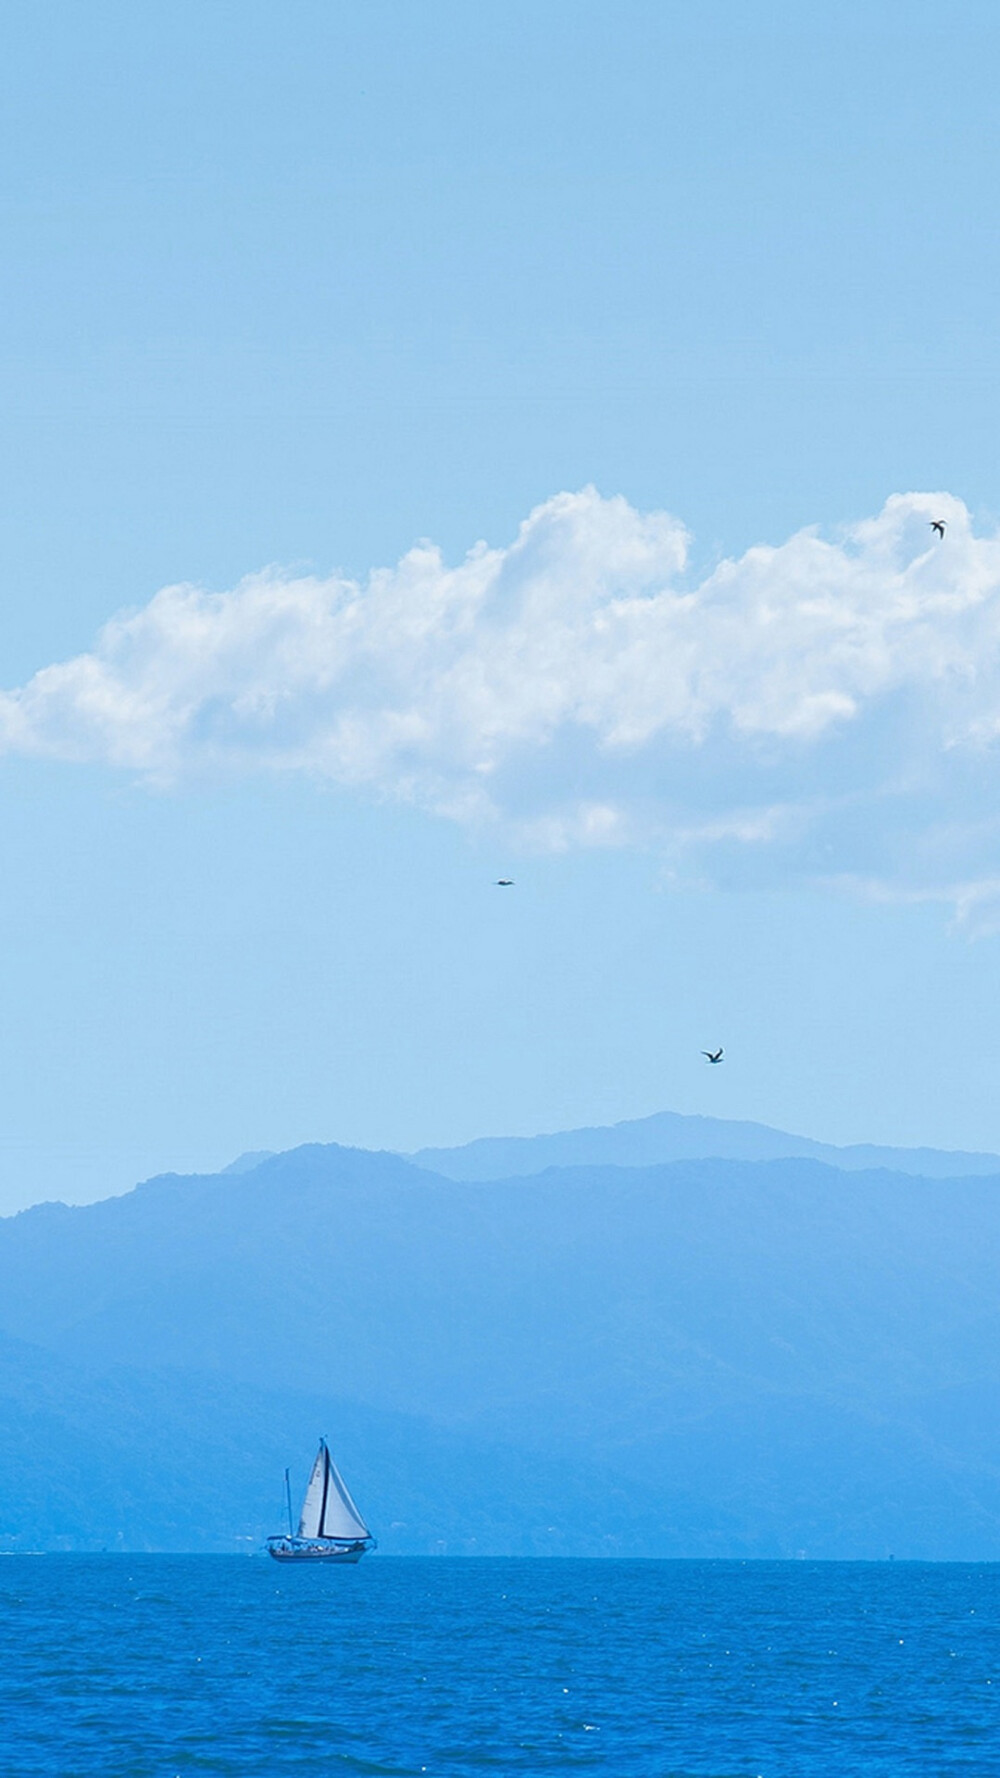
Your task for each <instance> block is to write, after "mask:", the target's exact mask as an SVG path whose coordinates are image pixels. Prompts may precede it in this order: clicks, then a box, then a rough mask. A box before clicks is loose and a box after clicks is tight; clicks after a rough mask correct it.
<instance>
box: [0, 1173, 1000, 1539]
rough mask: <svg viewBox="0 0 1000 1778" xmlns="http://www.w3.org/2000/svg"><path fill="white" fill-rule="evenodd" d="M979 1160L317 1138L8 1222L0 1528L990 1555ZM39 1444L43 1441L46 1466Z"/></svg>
mask: <svg viewBox="0 0 1000 1778" xmlns="http://www.w3.org/2000/svg"><path fill="white" fill-rule="evenodd" d="M998 1273H1000V1179H998V1178H981V1177H964V1178H961V1177H959V1178H952V1179H949V1180H945V1181H938V1180H928V1179H926V1178H918V1177H912V1176H906V1175H904V1174H902V1173H899V1172H892V1171H889V1170H882V1171H880V1172H868V1173H864V1172H853V1173H852V1172H846V1171H842V1170H841V1171H837V1170H834V1169H832V1168H830V1167H828V1166H826V1165H823V1164H820V1163H817V1162H815V1161H812V1160H802V1159H794V1158H793V1159H780V1160H775V1161H755V1162H748V1161H734V1160H725V1159H711V1160H702V1159H696V1160H688V1161H680V1162H673V1163H671V1164H668V1165H659V1166H654V1167H646V1168H635V1167H633V1168H627V1167H622V1166H607V1165H601V1166H597V1165H592V1166H589V1167H576V1168H564V1169H558V1168H550V1169H548V1170H546V1171H544V1172H542V1173H539V1174H536V1175H534V1176H531V1177H524V1176H521V1177H519V1178H512V1179H507V1180H504V1181H499V1182H490V1183H482V1182H481V1183H472V1184H470V1183H466V1182H459V1181H454V1180H448V1179H445V1178H443V1177H441V1176H436V1175H433V1174H431V1173H429V1172H427V1171H426V1170H425V1169H421V1168H419V1167H416V1166H414V1165H413V1164H411V1163H409V1162H407V1161H405V1160H403V1159H401V1158H400V1157H399V1156H397V1155H392V1154H386V1153H370V1152H367V1151H364V1150H358V1149H344V1148H338V1147H335V1146H333V1145H330V1146H326V1147H323V1146H320V1145H313V1146H310V1147H305V1148H301V1149H296V1150H292V1151H291V1152H289V1153H286V1154H278V1155H274V1156H273V1157H271V1158H270V1159H268V1160H264V1161H261V1162H259V1163H258V1164H257V1165H256V1166H253V1167H251V1169H250V1170H248V1171H242V1172H237V1173H232V1172H228V1173H220V1174H216V1175H212V1176H207V1177H199V1176H193V1177H187V1178H181V1177H177V1176H170V1175H168V1176H166V1177H163V1178H160V1179H155V1180H150V1181H148V1182H147V1183H146V1184H144V1185H143V1186H141V1187H139V1188H138V1189H137V1190H135V1191H134V1192H131V1193H128V1194H126V1195H125V1196H124V1197H120V1198H110V1199H105V1200H104V1201H102V1202H100V1203H97V1204H92V1205H87V1206H83V1207H72V1208H70V1207H67V1206H64V1205H41V1206H37V1207H36V1208H35V1209H33V1210H29V1211H24V1212H22V1213H21V1214H20V1215H19V1216H15V1217H10V1218H7V1219H6V1220H3V1221H0V1446H2V1448H3V1450H4V1463H3V1465H2V1466H0V1547H8V1548H25V1547H29V1548H30V1547H40V1546H41V1547H50V1548H51V1547H61V1548H65V1547H102V1546H103V1545H108V1546H109V1547H123V1548H144V1547H147V1548H208V1549H213V1548H214V1549H224V1548H228V1549H233V1548H240V1547H248V1548H249V1547H254V1546H255V1547H258V1548H259V1540H260V1537H261V1536H262V1535H263V1532H264V1530H270V1529H275V1528H277V1527H278V1525H279V1524H280V1471H281V1468H282V1467H283V1465H284V1464H285V1463H286V1462H287V1463H291V1464H292V1466H293V1469H295V1470H296V1471H297V1472H301V1471H302V1470H303V1468H304V1465H305V1464H306V1463H307V1462H308V1459H309V1456H310V1455H311V1452H312V1449H313V1448H314V1443H315V1439H316V1438H317V1437H318V1436H319V1435H320V1434H321V1433H322V1434H327V1435H329V1436H330V1438H331V1442H332V1443H333V1446H334V1449H335V1452H336V1454H337V1456H338V1458H339V1459H340V1460H341V1461H342V1463H343V1467H344V1470H345V1474H346V1475H347V1477H348V1480H349V1483H350V1485H351V1487H352V1490H354V1491H355V1492H356V1494H357V1497H358V1500H359V1503H360V1504H361V1505H362V1508H363V1510H364V1511H365V1514H366V1517H368V1518H369V1519H370V1521H371V1523H372V1525H373V1529H374V1530H375V1532H376V1534H377V1535H378V1537H379V1540H380V1544H381V1547H382V1548H383V1549H385V1550H388V1551H390V1552H392V1551H398V1552H400V1553H426V1554H433V1553H435V1552H437V1551H440V1552H442V1553H444V1552H445V1551H447V1552H448V1553H484V1554H490V1553H492V1554H504V1553H524V1554H541V1553H565V1554H578V1555H583V1554H600V1553H602V1552H609V1553H617V1554H632V1555H723V1556H753V1555H768V1556H782V1555H786V1556H787V1555H794V1554H797V1553H800V1552H802V1551H804V1552H806V1553H808V1554H810V1555H812V1556H867V1557H877V1556H885V1555H888V1554H889V1553H890V1552H891V1553H894V1554H895V1555H897V1556H907V1555H909V1556H918V1557H925V1558H941V1557H948V1558H955V1559H993V1560H996V1559H1000V1292H998V1289H997V1279H998ZM53 1453H56V1454H57V1460H54V1459H53Z"/></svg>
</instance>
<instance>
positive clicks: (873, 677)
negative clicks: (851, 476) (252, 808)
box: [0, 488, 1000, 909]
mask: <svg viewBox="0 0 1000 1778" xmlns="http://www.w3.org/2000/svg"><path fill="white" fill-rule="evenodd" d="M938 517H941V518H944V519H946V520H947V532H946V536H945V538H944V540H943V542H942V541H940V540H938V539H937V538H936V537H935V534H934V533H933V532H932V531H931V529H930V525H929V520H930V519H931V518H938ZM998 738H1000V538H997V537H993V536H976V535H975V534H974V532H973V529H972V526H971V523H970V519H969V515H968V513H967V512H966V509H965V508H964V506H963V505H962V504H961V502H960V501H958V500H956V499H954V498H953V497H951V496H949V495H945V494H934V495H919V494H905V495H895V496H893V498H892V499H890V500H889V501H888V502H887V504H886V505H885V507H884V508H883V510H882V512H881V513H879V514H878V516H877V517H875V518H871V519H866V520H864V521H863V522H861V523H859V524H856V525H853V526H850V527H847V528H845V529H844V530H843V531H842V532H841V533H840V534H838V535H837V536H836V537H828V538H824V537H822V536H820V534H819V532H818V531H817V530H807V531H801V532H799V533H797V534H796V535H795V536H793V537H791V538H789V539H788V541H787V542H785V543H783V544H780V545H778V546H776V547H771V546H764V545H758V546H756V547H754V548H753V549H750V550H748V551H747V552H746V554H745V555H743V556H741V557H739V558H738V559H735V560H729V561H724V562H722V563H721V564H720V565H719V566H718V567H716V568H715V569H714V570H713V571H712V572H711V573H710V574H708V575H706V576H704V577H703V578H701V579H698V578H697V577H695V576H692V574H691V573H690V570H689V567H688V536H687V533H686V531H685V529H684V527H683V525H682V524H681V523H680V522H679V521H678V520H677V519H675V518H672V517H671V516H670V515H669V514H666V513H645V514H644V513H639V512H637V511H635V510H634V509H633V508H632V507H631V506H630V505H629V504H628V503H627V501H625V500H624V499H621V498H617V499H611V500H605V499H602V498H601V497H600V496H599V495H598V494H597V493H596V492H595V491H594V490H593V489H590V488H588V489H584V490H583V492H582V493H579V494H560V495H557V496H556V497H555V498H554V499H552V500H549V501H547V502H546V503H545V504H544V505H542V506H540V507H538V508H537V509H536V510H535V511H534V512H533V513H532V514H531V515H530V517H529V518H528V519H526V520H525V522H524V524H523V525H522V526H521V528H520V531H519V533H518V535H517V537H516V539H515V540H514V542H513V543H511V544H510V545H509V546H508V547H507V548H500V549H489V548H487V547H486V546H485V545H483V544H479V545H477V546H476V548H475V549H473V550H472V551H471V552H470V553H469V555H468V556H467V557H466V558H465V560H464V561H463V562H461V563H460V564H459V565H458V566H457V567H449V566H448V565H447V564H446V563H445V562H444V561H443V560H442V558H441V555H440V552H439V551H438V550H437V549H435V548H434V547H433V546H432V545H430V544H421V545H419V546H418V547H417V548H415V549H413V550H411V551H410V552H409V554H408V555H406V556H404V558H403V559H402V561H401V562H400V563H399V564H398V565H397V566H396V567H395V568H391V569H381V570H378V571H376V572H374V573H373V574H372V575H371V576H370V577H369V579H368V581H367V582H366V583H365V584H364V585H359V584H357V583H355V582H352V581H349V580H345V579H342V578H337V577H334V578H330V579H318V578H312V577H291V576H285V575H282V574H279V573H276V572H266V573H262V574H258V575H254V576H251V577H250V578H249V579H247V580H245V581H243V582H241V584H240V585H239V586H237V587H236V588H235V589H234V590H233V591H232V592H227V593H206V592H203V591H201V590H199V589H198V588H195V587H191V586H175V587H167V588H165V589H164V590H163V591H162V592H159V593H157V595H156V596H155V598H153V599H152V600H151V601H150V603H149V604H148V605H146V606H145V607H143V608H142V609H141V610H139V611H137V612H134V613H131V614H127V615H124V616H120V617H118V618H116V619H114V621H113V622H111V623H110V624H109V625H108V626H107V627H106V628H105V629H104V630H103V631H102V633H101V635H100V636H99V637H98V639H97V642H96V645H95V647H94V649H93V650H92V652H90V653H88V654H85V655H80V656H78V657H77V658H76V659H73V660H69V661H66V662H62V663H59V664H57V665H53V666H49V667H46V668H44V669H43V670H42V671H41V672H39V673H36V674H35V676H34V677H33V678H32V679H31V680H30V681H29V682H28V683H27V684H26V685H24V686H23V687H21V688H20V689H19V690H15V691H11V692H8V693H6V694H0V748H2V749H3V750H4V751H6V752H7V753H21V754H34V755H42V756H48V757H52V758H58V759H65V760H81V761H82V760H91V761H93V760H96V761H102V762H105V763H107V764H109V765H112V766H116V767H119V768H123V769H126V770H128V771H131V772H138V773H140V774H143V775H146V776H148V777H149V778H150V779H152V780H154V781H159V782H175V781H178V780H183V779H184V778H185V777H187V776H189V775H191V774H193V773H198V774H203V773H204V772H206V771H209V772H217V771H220V770H223V771H225V770H233V769H236V770H241V771H270V772H281V771H300V772H311V773H315V774H319V775H321V776H323V777H325V778H328V779H331V780H333V781H335V782H337V783H340V784H344V785H352V786H361V787H368V788H369V789H370V790H371V791H372V792H375V793H378V794H389V795H395V796H400V797H404V798H407V799H410V800H413V801H415V802H417V803H419V804H421V805H423V806H425V807H427V808H429V809H432V810H435V811H437V812H438V813H442V814H445V815H448V816H450V817H453V818H455V819H458V820H461V821H467V822H474V821H501V822H503V823H505V824H506V825H507V826H509V827H510V828H512V829H514V830H516V831H517V832H518V833H519V834H520V836H521V838H522V840H523V841H524V842H525V843H532V844H536V845H548V846H552V845H561V846H567V845H594V844H598V845H608V844H623V843H640V844H641V843H655V844H656V845H658V846H660V847H662V848H664V849H665V850H666V851H667V852H668V853H669V855H670V858H671V861H672V865H673V867H674V868H675V869H676V870H677V871H678V872H682V873H687V874H694V875H697V874H699V873H700V874H703V875H704V874H705V873H710V874H712V875H713V876H715V877H717V878H718V877H720V876H721V877H723V878H733V879H737V880H740V881H745V880H747V878H748V877H752V876H754V875H761V874H764V875H770V874H773V873H775V872H777V873H779V874H787V873H790V872H792V873H796V874H801V873H806V874H809V875H811V876H814V877H819V878H831V877H839V878H843V879H851V880H855V881H865V882H869V883H871V884H875V885H881V886H882V889H883V891H884V890H885V889H886V888H892V889H895V890H897V891H899V892H902V893H929V894H935V895H937V894H951V893H952V892H953V893H954V898H955V900H956V903H957V904H959V903H960V904H961V905H962V906H965V907H967V908H975V909H980V908H981V906H982V904H983V902H984V898H985V899H986V900H989V898H990V895H994V896H995V894H996V891H995V889H993V888H990V889H989V890H987V887H986V886H987V885H992V884H993V880H994V879H995V878H997V877H998V875H1000V796H998V794H997V789H996V782H995V781H996V768H997V754H996V750H995V749H996V742H997V740H998ZM952 886H954V890H952Z"/></svg>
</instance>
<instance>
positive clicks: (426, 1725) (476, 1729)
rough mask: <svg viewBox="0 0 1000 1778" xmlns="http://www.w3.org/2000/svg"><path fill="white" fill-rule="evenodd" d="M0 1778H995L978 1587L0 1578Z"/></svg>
mask: <svg viewBox="0 0 1000 1778" xmlns="http://www.w3.org/2000/svg"><path fill="white" fill-rule="evenodd" d="M0 1642H2V1647H0V1739H2V1754H0V1771H2V1773H3V1775H4V1778H21V1775H22V1774H23V1775H25V1778H26V1775H27V1774H29V1773H30V1774H41V1773H45V1774H58V1778H95V1775H98V1774H99V1775H100V1778H118V1775H121V1778H125V1775H126V1774H127V1775H128V1778H176V1775H179V1774H183V1775H184V1778H187V1774H189V1773H190V1774H195V1773H197V1774H211V1773H220V1774H222V1773H225V1774H238V1775H239V1778H252V1775H254V1774H260V1775H261V1778H264V1775H265V1774H266V1775H267V1778H280V1775H282V1774H285V1773H288V1774H305V1773H309V1774H313V1773H317V1774H326V1773H330V1774H343V1775H345V1778H347V1775H349V1774H355V1773H356V1774H365V1775H367V1778H375V1775H382V1774H386V1775H391V1778H402V1775H403V1774H406V1775H407V1778H409V1775H410V1774H414V1775H419V1774H423V1773H427V1774H430V1775H434V1774H438V1775H442V1778H444V1775H447V1778H462V1775H464V1774H466V1773H470V1774H471V1773H484V1772H485V1773H489V1772H493V1773H497V1774H503V1775H506V1774H511V1775H513V1774H517V1773H526V1774H536V1773H537V1774H548V1773H553V1774H555V1773H563V1772H565V1773H595V1774H598V1773H607V1774H614V1775H615V1778H631V1775H632V1774H635V1775H636V1778H638V1775H640V1774H642V1775H643V1778H645V1775H647V1774H648V1775H649V1778H757V1775H758V1774H759V1775H761V1778H809V1775H811V1774H816V1775H817V1778H819V1775H820V1774H822V1778H843V1775H845V1774H853V1773H872V1774H883V1773H884V1774H892V1775H893V1778H902V1775H904V1774H908V1773H920V1774H922V1775H924V1778H941V1775H942V1774H949V1773H976V1774H992V1773H997V1774H1000V1567H998V1566H994V1565H982V1566H971V1565H970V1566H963V1565H957V1564H933V1565H922V1564H908V1563H883V1564H869V1563H806V1562H747V1563H740V1562H625V1561H622V1562H619V1561H611V1560H604V1561H538V1560H536V1561H530V1560H527V1561H485V1560H464V1561H463V1560H446V1559H440V1560H439V1559H425V1560H403V1559H392V1558H380V1557H369V1558H368V1560H367V1561H366V1562H363V1563H362V1564H361V1565H360V1566H359V1567H357V1568H342V1569H336V1570H330V1569H325V1570H324V1569H318V1570H317V1569H313V1568H304V1569H302V1570H298V1571H289V1570H287V1569H278V1568H277V1567H276V1566H275V1565H274V1564H272V1563H271V1562H269V1561H267V1560H266V1559H250V1558H247V1557H228V1556H141V1557H135V1556H134V1557H126V1556H41V1557H34V1558H33V1557H27V1556H20V1557H10V1558H5V1559H4V1560H3V1561H2V1562H0Z"/></svg>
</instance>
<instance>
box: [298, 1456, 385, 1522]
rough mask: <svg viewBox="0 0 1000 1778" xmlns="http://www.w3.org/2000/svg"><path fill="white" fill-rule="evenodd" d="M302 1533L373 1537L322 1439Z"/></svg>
mask: <svg viewBox="0 0 1000 1778" xmlns="http://www.w3.org/2000/svg"><path fill="white" fill-rule="evenodd" d="M299 1536H300V1537H339V1538H344V1539H348V1538H351V1539H353V1538H356V1537H370V1536H371V1532H370V1531H369V1529H368V1526H367V1525H366V1524H365V1522H364V1519H363V1518H362V1517H361V1514H360V1513H359V1511H358V1509H357V1507H356V1506H355V1504H354V1502H353V1500H352V1499H351V1496H350V1495H349V1493H348V1492H347V1488H346V1487H345V1485H344V1482H343V1480H342V1478H341V1475H340V1471H339V1470H338V1468H337V1465H336V1464H335V1463H334V1461H333V1458H332V1457H331V1456H330V1453H329V1451H328V1450H327V1446H326V1440H325V1439H321V1440H320V1445H319V1450H318V1451H317V1453H316V1461H315V1463H314V1464H313V1466H312V1475H311V1476H310V1477H309V1486H308V1488H307V1489H306V1497H305V1499H304V1500H303V1502H302V1515H301V1517H300V1519H299Z"/></svg>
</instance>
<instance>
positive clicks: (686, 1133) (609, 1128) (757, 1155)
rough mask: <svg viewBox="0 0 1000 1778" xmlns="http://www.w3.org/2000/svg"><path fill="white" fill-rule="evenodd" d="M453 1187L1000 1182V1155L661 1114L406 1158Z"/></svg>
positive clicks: (481, 1142) (429, 1150) (492, 1140)
mask: <svg viewBox="0 0 1000 1778" xmlns="http://www.w3.org/2000/svg"><path fill="white" fill-rule="evenodd" d="M407 1159H408V1160H411V1161H413V1162H414V1164H415V1165H416V1166H418V1167H426V1168H427V1169H428V1171H429V1172H432V1173H440V1174H442V1175H443V1176H444V1177H445V1178H446V1179H467V1180H486V1179H514V1178H517V1177H523V1176H524V1175H526V1174H530V1173H541V1172H544V1170H545V1169H546V1168H547V1167H594V1166H606V1167H655V1166H662V1165H664V1164H665V1163H668V1162H671V1161H693V1160H733V1161H778V1160H810V1161H823V1162H825V1163H826V1165H827V1166H831V1167H838V1168H840V1169H841V1170H842V1171H844V1172H850V1173H855V1172H864V1171H867V1170H870V1169H872V1168H880V1167H884V1168H888V1169H889V1171H890V1172H893V1173H912V1174H914V1175H916V1176H918V1177H921V1178H924V1179H958V1178H963V1177H966V1176H970V1175H983V1174H1000V1155H994V1154H976V1153H968V1152H965V1151H961V1150H959V1151H954V1152H953V1151H951V1150H948V1149H940V1148H885V1147H880V1146H878V1145H877V1144H874V1143H870V1142H862V1143H853V1144H851V1145H850V1146H848V1147H846V1148H838V1147H837V1146H836V1145H834V1144H833V1143H829V1142H814V1141H812V1139H811V1138H810V1137H808V1136H793V1135H790V1134H789V1133H788V1132H787V1131H785V1130H774V1129H771V1128H770V1127H769V1126H768V1125H767V1124H755V1123H744V1122H738V1121H736V1120H731V1119H727V1118H717V1117H693V1116H686V1115H683V1114H682V1113H680V1112H677V1111H660V1112H656V1113H655V1114H654V1115H653V1116H652V1117H642V1118H633V1119H629V1120H628V1121H626V1122H624V1123H618V1124H605V1125H597V1126H595V1127H593V1128H585V1129H580V1130H560V1131H557V1132H555V1133H553V1134H552V1135H541V1136H483V1137H480V1138H479V1139H478V1140H477V1141H475V1142H466V1143H464V1144H463V1145H462V1146H461V1147H458V1148H422V1149H420V1150H419V1151H418V1152H417V1153H416V1154H411V1155H408V1156H407Z"/></svg>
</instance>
